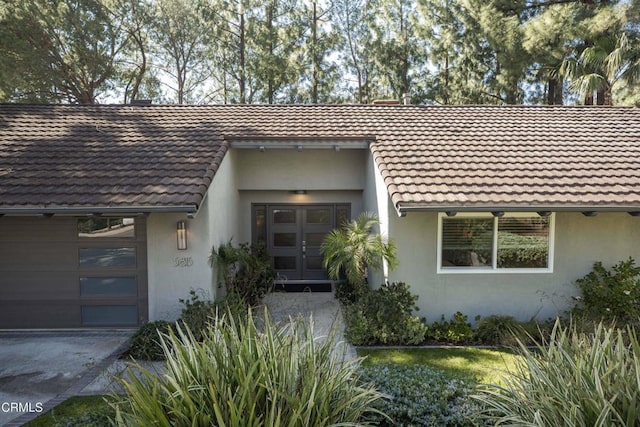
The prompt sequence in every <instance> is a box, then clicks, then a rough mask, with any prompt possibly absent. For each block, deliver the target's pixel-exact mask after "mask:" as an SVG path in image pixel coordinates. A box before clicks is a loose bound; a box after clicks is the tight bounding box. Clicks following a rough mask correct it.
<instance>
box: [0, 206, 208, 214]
mask: <svg viewBox="0 0 640 427" xmlns="http://www.w3.org/2000/svg"><path fill="white" fill-rule="evenodd" d="M197 212H198V206H197V205H166V206H144V205H141V206H57V207H45V206H35V207H8V208H4V207H0V214H2V215H92V214H93V215H119V214H122V215H124V214H128V215H132V214H148V213H186V214H187V215H195V214H196V213H197Z"/></svg>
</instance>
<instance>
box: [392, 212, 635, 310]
mask: <svg viewBox="0 0 640 427" xmlns="http://www.w3.org/2000/svg"><path fill="white" fill-rule="evenodd" d="M437 230H438V215H437V214H436V213H426V212H415V213H409V214H408V215H407V216H406V217H404V218H400V217H397V216H393V215H390V233H391V235H392V236H393V238H394V240H395V241H396V243H397V245H398V257H399V259H400V265H399V267H398V268H397V269H396V270H395V271H393V272H392V273H391V274H390V280H393V281H405V282H407V283H409V284H410V285H411V289H412V292H414V293H416V294H418V295H419V299H418V305H419V306H420V308H421V309H420V312H419V315H420V316H425V317H427V321H429V322H432V321H434V320H438V319H439V317H440V315H441V314H444V315H445V316H446V317H449V316H451V315H452V314H453V313H455V312H456V311H461V312H463V313H464V314H466V315H468V316H469V320H471V321H473V319H474V318H475V316H476V315H481V316H488V315H491V314H503V315H512V316H515V317H517V318H519V319H521V320H528V319H530V318H531V317H532V316H537V317H538V318H540V319H545V318H548V317H551V316H555V315H556V314H559V313H562V312H563V311H564V310H565V309H567V308H568V307H569V306H570V304H571V301H572V300H571V297H572V296H574V295H577V291H576V288H575V285H574V281H575V279H577V278H579V277H582V276H584V275H585V274H587V273H588V272H589V271H590V269H591V266H592V265H593V263H594V262H596V261H599V260H601V261H603V262H604V263H605V264H607V265H611V264H613V263H616V262H618V261H620V260H622V259H626V258H628V257H629V256H633V257H634V258H636V259H640V218H634V217H631V216H629V215H627V214H626V213H600V214H599V215H598V216H596V217H585V216H584V215H582V214H580V213H563V212H560V213H557V214H556V217H555V247H554V269H553V272H552V273H537V274H525V273H522V274H515V273H506V274H505V273H478V274H452V273H447V274H438V273H437V272H436V267H437V265H436V264H437V261H436V259H437V250H438V242H437Z"/></svg>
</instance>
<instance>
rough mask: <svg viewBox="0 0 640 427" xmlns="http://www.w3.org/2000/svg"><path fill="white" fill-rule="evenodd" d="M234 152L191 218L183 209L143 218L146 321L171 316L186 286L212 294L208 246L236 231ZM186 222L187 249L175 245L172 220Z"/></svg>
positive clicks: (186, 293) (175, 313) (185, 295)
mask: <svg viewBox="0 0 640 427" xmlns="http://www.w3.org/2000/svg"><path fill="white" fill-rule="evenodd" d="M233 163H234V159H233V155H232V154H231V155H227V156H226V157H225V159H224V160H223V162H222V164H221V165H220V169H219V170H218V172H217V174H216V177H215V179H214V181H213V183H212V184H211V186H210V187H209V191H208V193H207V197H206V199H205V201H204V203H203V205H202V207H201V208H200V210H199V211H198V213H197V215H196V217H195V218H194V219H187V217H186V215H185V214H151V215H149V218H148V223H147V224H148V225H147V227H148V240H147V242H148V243H147V244H148V251H147V253H148V273H149V320H152V321H153V320H158V319H166V320H174V319H177V318H178V317H179V315H180V311H181V309H182V305H181V304H180V303H179V299H181V298H188V297H189V290H190V289H198V290H200V289H201V290H202V291H204V293H205V295H204V296H208V297H209V298H215V297H216V292H217V289H216V286H215V283H214V277H215V275H214V272H213V271H212V269H211V268H210V267H209V265H208V257H209V255H210V253H211V247H212V246H213V245H216V246H217V245H218V244H220V243H221V242H226V241H228V240H229V239H230V238H231V237H232V236H234V235H237V233H238V221H237V208H238V191H237V189H236V184H235V172H234V166H233ZM179 220H186V222H187V242H188V248H187V250H184V251H181V250H177V249H176V222H177V221H179Z"/></svg>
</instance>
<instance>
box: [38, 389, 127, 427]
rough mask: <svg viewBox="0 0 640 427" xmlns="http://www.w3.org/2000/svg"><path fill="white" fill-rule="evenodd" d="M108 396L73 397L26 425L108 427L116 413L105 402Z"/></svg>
mask: <svg viewBox="0 0 640 427" xmlns="http://www.w3.org/2000/svg"><path fill="white" fill-rule="evenodd" d="M105 397H106V396H76V397H71V398H69V399H67V400H65V401H64V402H62V403H61V404H60V405H58V406H56V407H55V408H53V409H52V410H51V411H49V412H46V413H44V414H42V415H40V416H39V417H38V418H36V419H34V420H32V421H30V422H28V423H27V424H25V426H27V427H45V426H46V427H51V426H64V427H67V426H78V427H80V426H83V427H99V426H108V425H110V423H109V418H110V417H111V418H112V417H114V416H115V411H114V410H113V409H111V407H110V406H109V405H108V404H107V402H105V400H104V399H105Z"/></svg>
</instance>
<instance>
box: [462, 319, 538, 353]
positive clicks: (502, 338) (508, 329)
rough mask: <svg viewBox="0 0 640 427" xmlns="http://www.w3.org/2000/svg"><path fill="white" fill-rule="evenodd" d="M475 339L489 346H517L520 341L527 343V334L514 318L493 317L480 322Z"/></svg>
mask: <svg viewBox="0 0 640 427" xmlns="http://www.w3.org/2000/svg"><path fill="white" fill-rule="evenodd" d="M474 338H475V341H477V342H479V343H482V344H487V345H504V346H515V345H517V343H518V340H520V341H526V339H527V332H526V331H525V329H524V326H523V324H522V323H521V322H519V321H518V320H516V319H515V318H514V317H513V316H498V315H492V316H487V317H484V318H481V319H480V320H479V321H478V323H477V326H476V329H475V331H474Z"/></svg>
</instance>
